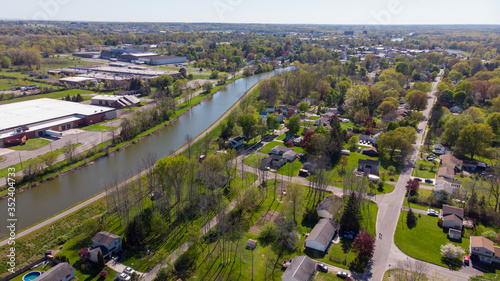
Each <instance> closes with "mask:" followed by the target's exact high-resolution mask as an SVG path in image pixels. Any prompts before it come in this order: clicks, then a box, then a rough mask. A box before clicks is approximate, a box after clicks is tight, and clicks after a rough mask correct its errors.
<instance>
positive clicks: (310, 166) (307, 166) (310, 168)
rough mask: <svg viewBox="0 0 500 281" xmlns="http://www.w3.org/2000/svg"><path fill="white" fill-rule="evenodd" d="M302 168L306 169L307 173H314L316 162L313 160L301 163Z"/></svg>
mask: <svg viewBox="0 0 500 281" xmlns="http://www.w3.org/2000/svg"><path fill="white" fill-rule="evenodd" d="M302 169H304V170H307V171H308V172H309V173H311V174H314V173H316V163H314V162H306V163H304V164H303V165H302Z"/></svg>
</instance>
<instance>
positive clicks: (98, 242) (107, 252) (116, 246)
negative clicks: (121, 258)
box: [89, 231, 122, 263]
mask: <svg viewBox="0 0 500 281" xmlns="http://www.w3.org/2000/svg"><path fill="white" fill-rule="evenodd" d="M121 250H122V238H121V237H120V236H118V235H115V234H112V233H109V232H107V231H101V232H97V233H96V235H95V236H94V238H92V248H90V250H89V253H90V258H89V260H90V261H92V262H95V263H97V262H98V258H97V256H98V254H99V252H101V254H102V255H103V257H104V259H107V258H110V257H111V256H112V255H113V254H116V253H118V252H120V251H121Z"/></svg>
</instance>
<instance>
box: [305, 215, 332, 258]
mask: <svg viewBox="0 0 500 281" xmlns="http://www.w3.org/2000/svg"><path fill="white" fill-rule="evenodd" d="M338 228H339V225H338V223H337V222H335V221H334V220H332V219H320V220H319V222H318V223H317V224H316V225H315V226H314V228H313V230H312V231H311V233H309V236H307V238H306V248H307V249H311V250H315V251H318V252H322V253H324V252H326V250H327V249H328V246H329V245H330V243H331V242H332V239H333V237H334V236H335V234H336V233H337V230H338Z"/></svg>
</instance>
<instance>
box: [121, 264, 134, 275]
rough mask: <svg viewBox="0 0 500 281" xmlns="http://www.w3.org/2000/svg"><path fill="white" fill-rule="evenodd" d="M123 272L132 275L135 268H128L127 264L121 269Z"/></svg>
mask: <svg viewBox="0 0 500 281" xmlns="http://www.w3.org/2000/svg"><path fill="white" fill-rule="evenodd" d="M123 272H124V273H127V274H128V275H132V274H134V273H135V270H133V269H132V268H130V267H128V266H127V267H125V268H124V269H123Z"/></svg>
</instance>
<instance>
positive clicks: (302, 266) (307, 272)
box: [281, 256, 316, 281]
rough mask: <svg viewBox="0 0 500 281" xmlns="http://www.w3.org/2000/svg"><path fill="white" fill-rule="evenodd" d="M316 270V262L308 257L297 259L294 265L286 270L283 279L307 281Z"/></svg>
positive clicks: (293, 262)
mask: <svg viewBox="0 0 500 281" xmlns="http://www.w3.org/2000/svg"><path fill="white" fill-rule="evenodd" d="M315 270H316V262H314V261H313V260H312V259H310V258H308V257H306V256H299V257H295V258H294V259H293V260H292V263H291V264H290V266H288V268H287V269H286V270H285V272H284V273H283V275H282V276H281V278H282V279H284V278H294V279H296V280H301V281H302V280H304V281H307V280H309V278H310V277H311V275H313V274H314V271H315Z"/></svg>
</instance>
